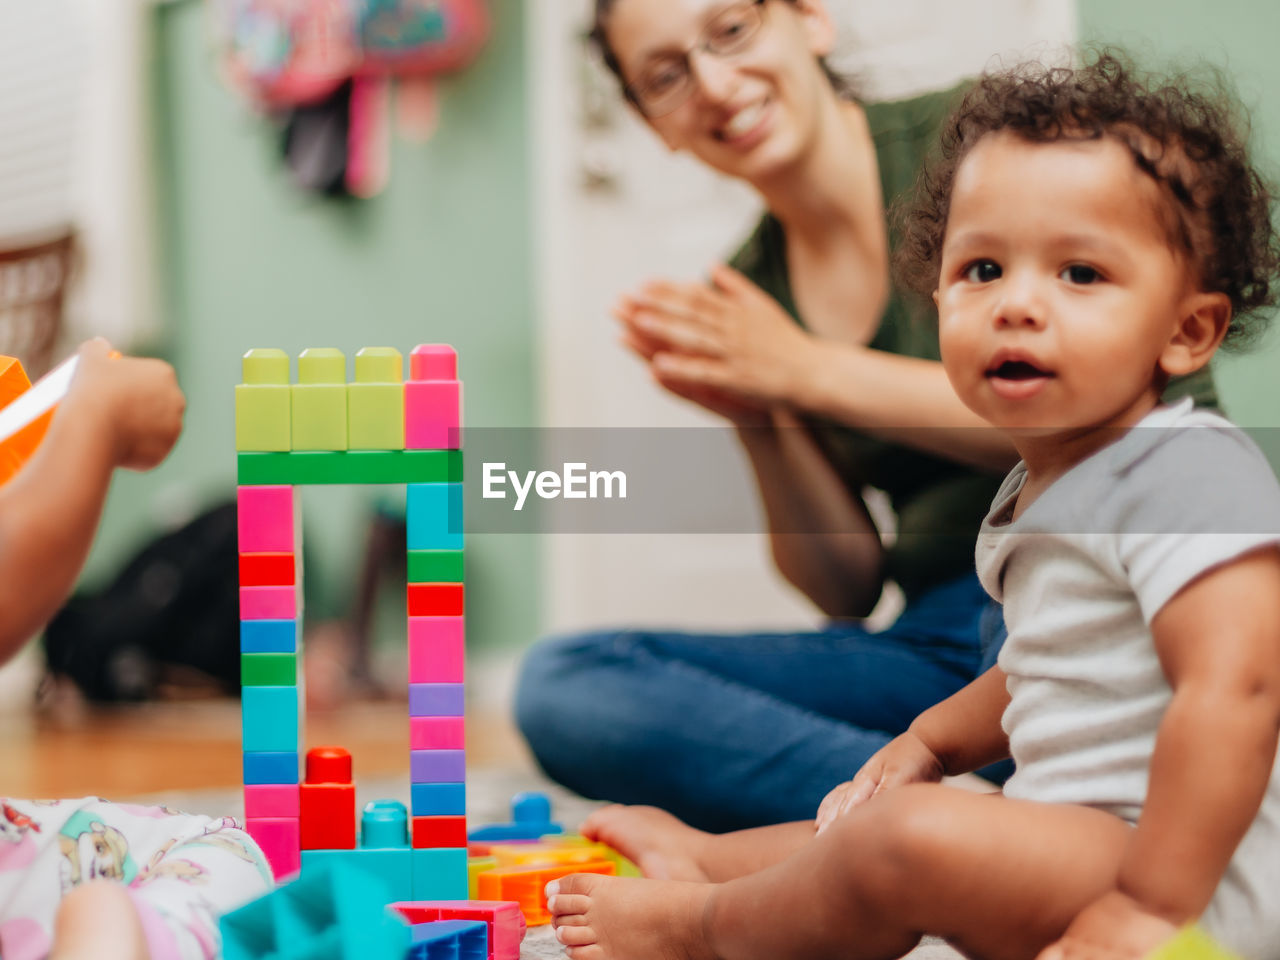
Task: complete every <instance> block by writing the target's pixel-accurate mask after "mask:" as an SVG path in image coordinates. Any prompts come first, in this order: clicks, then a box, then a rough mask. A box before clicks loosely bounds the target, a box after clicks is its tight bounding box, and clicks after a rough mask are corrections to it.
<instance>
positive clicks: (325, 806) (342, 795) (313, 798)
mask: <svg viewBox="0 0 1280 960" xmlns="http://www.w3.org/2000/svg"><path fill="white" fill-rule="evenodd" d="M298 793H299V801H300V808H301V813H302V837H301V847H302V849H303V850H354V849H355V848H356V785H355V784H354V783H304V784H302V786H300V787H299V788H298Z"/></svg>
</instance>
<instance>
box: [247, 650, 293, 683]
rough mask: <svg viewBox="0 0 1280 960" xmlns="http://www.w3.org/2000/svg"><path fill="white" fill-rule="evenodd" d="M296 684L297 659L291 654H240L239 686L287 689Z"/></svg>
mask: <svg viewBox="0 0 1280 960" xmlns="http://www.w3.org/2000/svg"><path fill="white" fill-rule="evenodd" d="M297 682H298V658H297V655H296V654H293V653H242V654H240V685H241V686H244V687H289V686H292V685H294V684H295V683H297Z"/></svg>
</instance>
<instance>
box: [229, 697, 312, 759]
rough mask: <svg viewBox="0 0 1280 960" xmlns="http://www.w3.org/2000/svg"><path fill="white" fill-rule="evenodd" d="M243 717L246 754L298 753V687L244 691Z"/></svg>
mask: <svg viewBox="0 0 1280 960" xmlns="http://www.w3.org/2000/svg"><path fill="white" fill-rule="evenodd" d="M240 714H241V717H240V720H241V729H242V732H243V740H244V751H245V752H246V753H249V752H270V751H277V750H293V751H296V750H297V749H298V688H297V687H244V688H242V689H241V691H240Z"/></svg>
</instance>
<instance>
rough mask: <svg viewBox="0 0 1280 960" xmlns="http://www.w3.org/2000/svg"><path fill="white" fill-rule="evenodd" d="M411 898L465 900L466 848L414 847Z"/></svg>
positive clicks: (466, 890) (466, 891) (466, 892)
mask: <svg viewBox="0 0 1280 960" xmlns="http://www.w3.org/2000/svg"><path fill="white" fill-rule="evenodd" d="M412 855H413V899H414V900H466V899H467V896H468V893H469V891H468V889H467V848H466V847H443V848H438V849H434V850H414V851H412Z"/></svg>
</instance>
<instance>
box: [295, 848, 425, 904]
mask: <svg viewBox="0 0 1280 960" xmlns="http://www.w3.org/2000/svg"><path fill="white" fill-rule="evenodd" d="M411 854H412V851H411V850H410V849H409V848H408V847H403V848H401V849H385V850H363V849H361V850H303V851H302V874H303V876H306V875H307V874H308V873H313V872H315V871H317V870H328V869H332V868H333V866H334V865H335V864H338V865H342V866H351V867H355V868H357V869H359V870H361V871H363V872H365V873H368V874H371V875H373V876H375V877H377V878H378V879H379V880H380V881H381V882H382V884H383V885H384V886H385V887H386V888H387V891H388V892H389V894H390V898H391V899H392V900H408V899H412V897H413V859H412V856H411Z"/></svg>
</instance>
